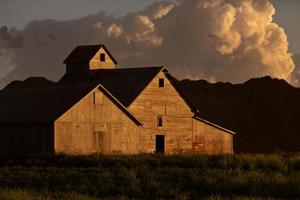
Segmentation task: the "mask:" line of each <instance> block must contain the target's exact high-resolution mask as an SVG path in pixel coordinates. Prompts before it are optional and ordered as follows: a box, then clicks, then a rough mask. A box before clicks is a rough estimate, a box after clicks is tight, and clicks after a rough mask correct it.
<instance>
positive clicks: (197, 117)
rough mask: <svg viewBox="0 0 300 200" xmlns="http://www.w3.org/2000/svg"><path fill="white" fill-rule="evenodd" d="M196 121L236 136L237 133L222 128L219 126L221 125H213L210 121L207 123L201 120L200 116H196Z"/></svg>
mask: <svg viewBox="0 0 300 200" xmlns="http://www.w3.org/2000/svg"><path fill="white" fill-rule="evenodd" d="M194 119H196V120H198V121H200V122H203V123H205V124H208V125H210V126H213V127H215V128H217V129H220V130H222V131H225V132H227V133H230V134H233V135H235V132H233V131H231V130H228V129H226V128H223V127H222V126H219V125H217V124H214V123H212V122H210V121H207V120H205V119H203V118H201V117H200V116H198V115H195V116H194Z"/></svg>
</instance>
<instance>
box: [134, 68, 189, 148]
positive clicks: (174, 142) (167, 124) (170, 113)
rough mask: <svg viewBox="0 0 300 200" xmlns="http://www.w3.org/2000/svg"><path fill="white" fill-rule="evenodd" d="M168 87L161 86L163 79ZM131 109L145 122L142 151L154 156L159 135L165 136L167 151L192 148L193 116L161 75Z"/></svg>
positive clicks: (140, 144) (160, 74) (142, 134)
mask: <svg viewBox="0 0 300 200" xmlns="http://www.w3.org/2000/svg"><path fill="white" fill-rule="evenodd" d="M160 78H163V79H164V87H159V79H160ZM129 110H130V111H131V112H132V113H133V114H135V115H136V116H137V117H138V118H139V119H141V121H142V122H143V127H144V130H143V131H142V133H141V134H140V139H139V150H140V151H141V152H147V153H153V152H154V151H155V136H156V135H161V134H162V135H165V141H166V146H165V152H166V153H175V152H178V151H184V150H188V149H189V150H190V149H191V148H192V130H193V121H192V116H193V113H192V112H191V109H190V108H189V107H188V105H187V104H186V103H185V102H184V100H183V99H182V98H181V97H180V96H179V94H178V93H177V91H176V90H175V89H174V87H173V86H172V85H171V83H170V82H169V81H168V79H167V78H166V77H165V75H164V73H163V72H160V73H159V74H158V75H157V76H156V77H155V78H154V79H153V80H152V81H151V83H150V84H149V85H148V86H147V87H146V88H145V89H144V91H143V92H142V93H141V94H140V95H139V96H138V97H137V98H136V100H135V101H134V102H133V103H132V104H131V105H130V106H129ZM158 116H161V117H162V119H163V126H162V127H158V126H157V117H158Z"/></svg>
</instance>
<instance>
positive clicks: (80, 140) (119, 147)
mask: <svg viewBox="0 0 300 200" xmlns="http://www.w3.org/2000/svg"><path fill="white" fill-rule="evenodd" d="M138 129H139V127H138V126H137V125H136V124H135V123H134V122H133V121H132V120H131V119H129V118H128V116H127V115H126V114H125V113H124V112H123V111H121V110H120V109H119V108H118V107H117V106H116V105H115V104H114V103H113V102H112V101H111V100H110V99H108V98H107V97H106V96H105V95H104V94H103V93H102V92H101V91H100V90H98V89H97V90H95V92H92V93H90V94H89V95H88V96H86V97H85V98H83V99H82V100H81V101H80V102H79V103H78V104H76V105H75V106H73V108H71V109H70V110H69V111H68V112H66V113H65V114H64V115H62V116H61V117H60V118H59V119H57V120H56V122H55V151H56V152H57V153H61V152H63V153H66V154H91V153H97V152H99V153H105V154H111V153H124V154H133V153H137V140H138V137H137V134H138Z"/></svg>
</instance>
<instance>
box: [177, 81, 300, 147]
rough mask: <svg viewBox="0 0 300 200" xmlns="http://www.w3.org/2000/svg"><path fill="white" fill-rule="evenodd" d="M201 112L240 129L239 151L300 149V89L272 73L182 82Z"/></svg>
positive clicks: (231, 128) (235, 128) (214, 120)
mask: <svg viewBox="0 0 300 200" xmlns="http://www.w3.org/2000/svg"><path fill="white" fill-rule="evenodd" d="M178 83H179V85H180V87H181V88H182V90H183V91H184V92H185V93H186V95H187V96H188V97H189V98H190V99H191V101H192V103H193V105H194V106H195V107H196V108H197V109H198V110H199V115H200V116H201V117H204V118H205V119H207V120H210V121H212V122H214V123H216V124H219V125H221V126H224V127H225V128H228V129H230V130H233V131H235V132H236V133H237V135H236V136H235V139H234V149H235V152H252V153H258V152H259V153H267V152H274V151H300V144H299V140H300V89H299V88H295V87H293V86H291V85H289V84H288V83H287V82H285V81H284V80H279V79H272V78H270V77H263V78H255V79H251V80H249V81H247V82H245V83H244V84H230V83H221V82H219V83H215V84H211V83H209V82H207V81H204V80H198V81H190V80H182V81H179V82H178Z"/></svg>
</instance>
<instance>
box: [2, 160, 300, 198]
mask: <svg viewBox="0 0 300 200" xmlns="http://www.w3.org/2000/svg"><path fill="white" fill-rule="evenodd" d="M0 188H1V189H0V199H24V200H26V199H41V200H44V199H96V198H98V199H99V198H101V199H133V198H135V199H199V198H206V199H220V200H221V199H227V198H233V199H262V198H269V199H297V198H299V197H300V157H299V155H298V156H297V155H288V154H282V155H234V156H230V155H228V156H205V155H204V156H199V155H185V156H179V155H174V156H154V155H137V156H117V155H116V156H100V157H96V156H89V157H67V156H56V157H43V158H31V159H20V158H19V159H17V158H14V159H2V161H1V163H0Z"/></svg>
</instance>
